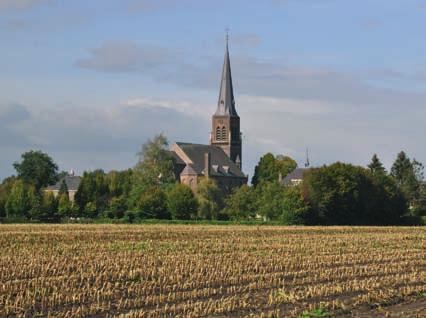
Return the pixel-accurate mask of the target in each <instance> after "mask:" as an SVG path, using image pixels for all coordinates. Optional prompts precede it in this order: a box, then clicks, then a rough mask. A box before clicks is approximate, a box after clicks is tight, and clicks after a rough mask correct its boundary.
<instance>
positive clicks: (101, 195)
mask: <svg viewBox="0 0 426 318" xmlns="http://www.w3.org/2000/svg"><path fill="white" fill-rule="evenodd" d="M75 203H76V204H77V206H78V208H79V211H80V213H81V214H85V216H86V217H96V216H97V215H98V213H100V212H102V211H104V209H105V207H106V206H107V204H108V183H107V181H106V176H105V173H104V172H103V171H102V170H95V171H93V172H84V174H83V177H82V179H81V182H80V185H79V187H78V190H77V192H76V194H75ZM89 203H91V204H90V205H88V204H89ZM94 207H96V209H95V210H96V212H95V211H94V210H93V209H94Z"/></svg>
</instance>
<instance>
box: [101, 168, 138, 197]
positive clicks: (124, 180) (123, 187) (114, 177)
mask: <svg viewBox="0 0 426 318" xmlns="http://www.w3.org/2000/svg"><path fill="white" fill-rule="evenodd" d="M132 174H133V170H132V169H128V170H124V171H111V172H109V173H108V175H107V176H106V179H107V181H106V182H107V184H108V193H109V195H110V196H113V197H119V196H123V195H124V196H127V195H128V194H129V192H130V190H131V188H132Z"/></svg>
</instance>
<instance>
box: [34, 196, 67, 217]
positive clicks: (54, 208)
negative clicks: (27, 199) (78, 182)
mask: <svg viewBox="0 0 426 318" xmlns="http://www.w3.org/2000/svg"><path fill="white" fill-rule="evenodd" d="M32 217H33V218H35V219H37V220H40V221H43V222H57V221H59V219H60V215H59V214H58V199H57V198H55V195H54V194H53V193H52V192H44V193H43V195H42V198H41V205H37V207H33V211H32Z"/></svg>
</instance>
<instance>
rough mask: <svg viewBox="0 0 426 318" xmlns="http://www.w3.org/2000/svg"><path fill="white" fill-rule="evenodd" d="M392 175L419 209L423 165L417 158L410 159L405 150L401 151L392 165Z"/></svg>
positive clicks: (414, 207) (414, 206) (410, 201)
mask: <svg viewBox="0 0 426 318" xmlns="http://www.w3.org/2000/svg"><path fill="white" fill-rule="evenodd" d="M391 175H392V176H393V177H394V178H395V181H396V184H397V186H398V188H399V189H400V190H401V191H402V193H403V194H404V196H405V198H406V199H407V201H408V202H409V204H410V206H411V207H412V209H413V210H416V209H418V208H419V205H418V203H419V200H420V197H421V191H422V188H421V187H422V183H423V165H422V164H421V163H420V162H418V161H416V160H415V159H413V160H410V158H408V156H407V155H406V154H405V152H404V151H401V152H400V153H398V156H397V158H396V160H395V162H394V163H393V165H392V168H391Z"/></svg>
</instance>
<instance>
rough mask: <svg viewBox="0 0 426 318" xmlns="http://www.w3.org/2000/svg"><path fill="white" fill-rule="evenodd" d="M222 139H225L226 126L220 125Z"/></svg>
mask: <svg viewBox="0 0 426 318" xmlns="http://www.w3.org/2000/svg"><path fill="white" fill-rule="evenodd" d="M222 140H224V141H225V140H226V128H225V126H223V127H222Z"/></svg>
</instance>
